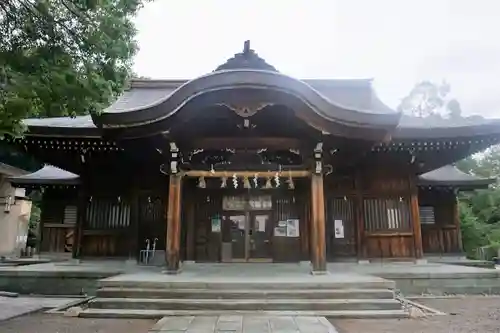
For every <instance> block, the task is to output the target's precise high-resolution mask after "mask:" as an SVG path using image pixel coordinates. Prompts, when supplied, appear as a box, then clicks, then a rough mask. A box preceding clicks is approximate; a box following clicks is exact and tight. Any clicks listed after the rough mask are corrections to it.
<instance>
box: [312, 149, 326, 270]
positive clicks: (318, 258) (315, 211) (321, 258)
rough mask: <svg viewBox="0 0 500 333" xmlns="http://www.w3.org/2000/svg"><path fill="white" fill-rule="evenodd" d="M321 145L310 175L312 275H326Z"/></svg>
mask: <svg viewBox="0 0 500 333" xmlns="http://www.w3.org/2000/svg"><path fill="white" fill-rule="evenodd" d="M322 153H323V144H322V143H321V142H320V143H318V144H317V145H316V148H315V149H314V162H315V169H314V172H313V173H312V175H311V220H310V225H311V234H310V235H311V264H312V273H313V274H325V273H326V244H325V241H326V239H325V192H324V189H323V159H322Z"/></svg>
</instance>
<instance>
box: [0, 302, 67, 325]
mask: <svg viewBox="0 0 500 333" xmlns="http://www.w3.org/2000/svg"><path fill="white" fill-rule="evenodd" d="M72 301H75V299H74V298H73V299H71V298H69V299H68V298H42V297H0V321H2V320H7V319H10V318H13V317H17V316H21V315H24V314H27V313H31V312H35V311H38V310H42V309H46V308H56V307H58V306H61V305H64V304H67V303H69V302H72Z"/></svg>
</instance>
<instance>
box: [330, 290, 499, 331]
mask: <svg viewBox="0 0 500 333" xmlns="http://www.w3.org/2000/svg"><path fill="white" fill-rule="evenodd" d="M414 301H415V302H417V303H420V304H424V305H426V306H428V307H431V308H433V309H436V310H440V311H442V312H446V313H448V314H450V315H447V316H432V317H425V318H416V319H356V320H351V319H341V320H337V319H332V320H331V322H332V323H333V325H335V327H336V328H337V330H338V331H339V333H364V332H370V333H401V332H406V333H420V332H422V333H445V332H446V333H469V332H470V333H472V332H474V333H487V332H500V297H487V296H485V297H482V296H468V297H466V298H465V297H464V298H453V299H420V300H414Z"/></svg>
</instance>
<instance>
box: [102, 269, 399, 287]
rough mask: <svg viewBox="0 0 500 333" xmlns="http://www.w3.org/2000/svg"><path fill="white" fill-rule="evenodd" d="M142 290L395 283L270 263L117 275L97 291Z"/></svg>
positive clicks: (108, 279) (349, 285)
mask: <svg viewBox="0 0 500 333" xmlns="http://www.w3.org/2000/svg"><path fill="white" fill-rule="evenodd" d="M138 284H140V285H141V287H143V288H167V287H168V288H170V289H174V288H186V287H189V288H190V289H194V288H208V289H234V288H240V287H241V286H243V285H244V286H245V287H246V288H245V289H250V288H262V289H269V288H276V287H277V286H280V287H281V288H282V289H289V288H297V289H317V288H322V287H324V288H329V289H345V288H395V283H394V282H393V281H390V280H386V279H383V278H380V277H376V276H372V275H368V274H359V273H356V272H349V271H345V270H344V271H343V272H332V273H329V274H324V275H312V274H310V270H309V267H308V266H307V265H300V264H269V263H248V264H242V263H231V264H196V263H192V264H186V265H184V267H183V271H182V273H180V274H176V275H169V274H164V273H162V272H151V271H150V272H135V273H126V274H120V275H116V276H113V277H109V278H105V279H103V280H101V281H99V286H100V287H107V286H109V287H124V288H125V287H126V288H130V287H134V286H137V285H138Z"/></svg>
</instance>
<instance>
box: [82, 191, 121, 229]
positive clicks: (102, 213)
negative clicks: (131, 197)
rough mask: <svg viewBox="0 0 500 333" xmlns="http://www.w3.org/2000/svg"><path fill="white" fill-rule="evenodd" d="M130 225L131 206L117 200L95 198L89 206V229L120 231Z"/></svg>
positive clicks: (87, 226)
mask: <svg viewBox="0 0 500 333" xmlns="http://www.w3.org/2000/svg"><path fill="white" fill-rule="evenodd" d="M129 225H130V205H129V203H128V202H125V201H123V200H117V199H108V198H93V200H92V201H91V202H89V204H88V206H87V219H86V226H85V227H86V228H87V229H120V228H127V227H128V226H129Z"/></svg>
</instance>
